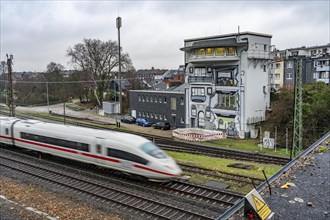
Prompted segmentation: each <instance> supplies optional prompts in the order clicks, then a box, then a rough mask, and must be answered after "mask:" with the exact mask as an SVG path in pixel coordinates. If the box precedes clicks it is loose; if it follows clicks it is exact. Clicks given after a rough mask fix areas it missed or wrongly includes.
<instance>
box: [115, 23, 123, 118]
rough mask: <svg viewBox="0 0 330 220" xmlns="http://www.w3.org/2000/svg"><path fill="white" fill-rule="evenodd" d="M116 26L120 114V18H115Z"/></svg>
mask: <svg viewBox="0 0 330 220" xmlns="http://www.w3.org/2000/svg"><path fill="white" fill-rule="evenodd" d="M116 26H117V29H118V51H119V52H118V65H119V68H118V79H119V114H121V102H122V97H121V57H120V28H121V17H117V19H116Z"/></svg>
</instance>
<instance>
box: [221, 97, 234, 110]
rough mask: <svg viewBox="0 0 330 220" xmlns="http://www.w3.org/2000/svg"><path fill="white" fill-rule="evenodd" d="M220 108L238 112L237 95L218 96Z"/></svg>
mask: <svg viewBox="0 0 330 220" xmlns="http://www.w3.org/2000/svg"><path fill="white" fill-rule="evenodd" d="M218 108H220V109H228V110H236V108H237V107H236V95H235V94H218Z"/></svg>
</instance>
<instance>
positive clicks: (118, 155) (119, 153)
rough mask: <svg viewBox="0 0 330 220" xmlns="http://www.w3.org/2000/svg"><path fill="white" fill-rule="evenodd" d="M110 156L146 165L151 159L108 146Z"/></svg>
mask: <svg viewBox="0 0 330 220" xmlns="http://www.w3.org/2000/svg"><path fill="white" fill-rule="evenodd" d="M108 156H109V157H115V158H119V159H123V160H128V161H132V162H135V163H140V164H143V165H146V164H147V163H148V162H149V161H148V160H146V159H144V158H142V157H139V156H137V155H135V154H132V153H128V152H127V151H122V150H116V149H111V148H108Z"/></svg>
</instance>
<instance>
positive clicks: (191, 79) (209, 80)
mask: <svg viewBox="0 0 330 220" xmlns="http://www.w3.org/2000/svg"><path fill="white" fill-rule="evenodd" d="M188 83H213V77H206V76H189V77H188Z"/></svg>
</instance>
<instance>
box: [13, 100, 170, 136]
mask: <svg viewBox="0 0 330 220" xmlns="http://www.w3.org/2000/svg"><path fill="white" fill-rule="evenodd" d="M16 110H17V111H24V112H42V113H48V112H49V111H52V112H53V113H57V114H63V113H64V107H63V104H56V105H50V106H49V107H48V106H36V107H22V106H19V107H17V108H16ZM65 114H66V115H69V116H74V117H81V118H88V119H91V120H96V121H102V122H108V123H113V124H116V117H117V121H118V122H119V121H120V118H121V116H119V115H117V116H112V117H105V116H100V115H97V114H96V112H95V110H94V109H93V110H85V111H74V110H71V109H69V108H65ZM120 125H121V127H122V128H127V129H129V130H133V131H136V132H141V133H146V134H152V135H159V136H164V137H172V130H167V131H161V130H158V129H154V128H153V127H142V126H137V125H135V124H126V123H121V124H120Z"/></svg>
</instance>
